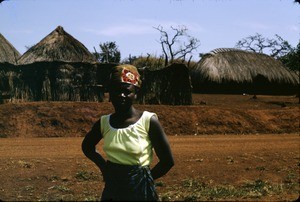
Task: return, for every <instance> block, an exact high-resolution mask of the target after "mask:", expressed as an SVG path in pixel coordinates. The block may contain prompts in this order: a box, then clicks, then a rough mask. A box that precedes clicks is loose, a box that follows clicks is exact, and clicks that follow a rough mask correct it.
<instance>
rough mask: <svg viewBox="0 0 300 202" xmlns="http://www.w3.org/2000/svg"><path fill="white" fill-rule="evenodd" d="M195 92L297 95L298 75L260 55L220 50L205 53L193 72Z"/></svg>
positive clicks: (236, 50)
mask: <svg viewBox="0 0 300 202" xmlns="http://www.w3.org/2000/svg"><path fill="white" fill-rule="evenodd" d="M191 80H192V85H193V92H195V93H223V94H244V93H246V94H273V95H281V94H282V95H288V94H291V95H292V94H293V95H294V94H296V93H297V92H298V90H299V77H298V75H297V74H296V73H295V72H293V71H291V70H289V69H288V68H286V67H285V66H284V65H283V64H282V63H281V62H280V61H278V60H276V59H274V58H272V57H270V56H268V55H266V54H261V53H254V52H249V51H244V50H239V49H232V48H220V49H215V50H213V51H211V52H209V53H207V54H205V55H204V56H203V57H202V58H201V60H200V61H199V63H198V65H196V66H195V67H194V68H193V69H192V70H191Z"/></svg>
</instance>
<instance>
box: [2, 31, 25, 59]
mask: <svg viewBox="0 0 300 202" xmlns="http://www.w3.org/2000/svg"><path fill="white" fill-rule="evenodd" d="M20 56H21V54H20V53H19V52H18V51H17V49H15V47H14V46H13V45H12V44H11V43H9V41H7V40H6V38H5V37H4V36H3V35H2V34H1V33H0V62H8V63H11V64H16V63H17V60H18V59H19V57H20Z"/></svg>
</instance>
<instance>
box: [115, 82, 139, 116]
mask: <svg viewBox="0 0 300 202" xmlns="http://www.w3.org/2000/svg"><path fill="white" fill-rule="evenodd" d="M109 98H110V101H111V102H112V104H113V106H114V107H115V110H116V111H117V110H126V109H129V108H130V107H131V106H132V103H133V101H134V99H135V98H136V89H135V86H134V85H132V84H127V83H115V84H113V85H112V86H111V87H110V89H109Z"/></svg>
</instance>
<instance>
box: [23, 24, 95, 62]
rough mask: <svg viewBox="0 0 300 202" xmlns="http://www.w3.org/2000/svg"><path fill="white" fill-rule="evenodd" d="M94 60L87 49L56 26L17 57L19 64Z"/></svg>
mask: <svg viewBox="0 0 300 202" xmlns="http://www.w3.org/2000/svg"><path fill="white" fill-rule="evenodd" d="M53 61H62V62H88V63H92V62H96V59H95V57H94V56H93V54H91V53H90V52H89V51H88V49H87V48H86V47H85V46H84V45H83V44H82V43H80V42H79V41H78V40H76V39H75V38H74V37H72V36H71V35H70V34H68V33H67V32H66V31H64V29H63V28H62V27H61V26H58V27H57V28H56V29H55V30H54V31H52V32H51V33H50V34H49V35H48V36H46V37H45V38H44V39H42V40H41V41H40V42H39V43H38V44H36V45H34V46H33V47H31V48H30V49H29V50H28V51H27V52H25V53H24V54H23V55H22V56H21V58H20V59H19V61H18V63H19V64H31V63H34V62H53Z"/></svg>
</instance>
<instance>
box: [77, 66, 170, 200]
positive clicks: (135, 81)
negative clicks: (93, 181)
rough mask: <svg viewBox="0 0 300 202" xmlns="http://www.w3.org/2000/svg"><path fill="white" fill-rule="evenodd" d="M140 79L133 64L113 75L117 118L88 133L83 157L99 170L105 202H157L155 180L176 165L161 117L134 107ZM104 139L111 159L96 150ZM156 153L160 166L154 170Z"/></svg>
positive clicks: (111, 95)
mask: <svg viewBox="0 0 300 202" xmlns="http://www.w3.org/2000/svg"><path fill="white" fill-rule="evenodd" d="M140 86H141V78H140V75H139V73H138V71H137V69H136V68H135V67H134V66H132V65H119V66H116V67H115V68H113V70H112V72H111V75H110V85H109V98H110V101H111V102H112V104H113V107H114V110H115V111H114V113H112V114H108V115H103V116H101V118H100V119H99V120H98V121H97V122H96V123H95V124H94V126H93V127H92V129H91V130H90V131H89V132H88V133H87V135H86V136H85V138H84V140H83V142H82V150H83V153H84V154H85V155H86V156H87V157H88V158H89V159H90V160H91V161H93V162H94V163H95V164H96V165H97V166H98V167H99V168H100V170H101V172H102V175H103V179H104V182H105V187H104V190H103V192H102V196H101V200H104V201H105V200H120V201H156V200H158V195H157V192H156V190H155V186H154V180H155V179H158V178H160V177H162V176H163V175H165V174H166V173H167V172H168V171H169V170H170V169H171V168H172V167H173V165H174V159H173V155H172V152H171V149H170V146H169V143H168V140H167V136H166V134H165V133H164V130H163V128H162V126H161V124H160V122H159V120H158V118H157V115H156V114H155V113H152V112H148V111H140V110H137V109H136V108H134V106H133V102H134V100H135V99H136V96H137V92H138V90H139V88H140ZM101 139H103V140H104V144H103V150H104V152H105V154H106V157H107V160H106V159H104V158H103V157H102V156H101V154H100V153H98V152H97V151H96V145H97V144H98V143H99V141H100V140H101ZM153 149H154V151H155V154H156V155H157V157H158V163H157V164H156V165H155V166H154V167H153V168H152V169H150V164H151V162H152V159H153Z"/></svg>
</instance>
